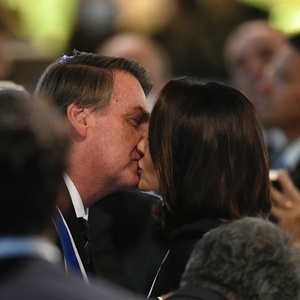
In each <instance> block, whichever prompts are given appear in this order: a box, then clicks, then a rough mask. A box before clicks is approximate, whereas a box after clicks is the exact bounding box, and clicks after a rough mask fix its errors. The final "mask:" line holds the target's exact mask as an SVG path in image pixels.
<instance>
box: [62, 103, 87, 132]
mask: <svg viewBox="0 0 300 300" xmlns="http://www.w3.org/2000/svg"><path fill="white" fill-rule="evenodd" d="M87 114H88V112H87V109H86V108H83V107H80V106H78V105H77V104H75V103H71V104H70V105H69V106H68V107H67V118H68V120H69V122H70V125H71V130H72V132H73V133H75V134H76V135H77V136H80V137H81V138H85V137H86V135H87V128H88V126H87Z"/></svg>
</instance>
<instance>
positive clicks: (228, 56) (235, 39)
mask: <svg viewBox="0 0 300 300" xmlns="http://www.w3.org/2000/svg"><path fill="white" fill-rule="evenodd" d="M284 42H285V36H284V34H283V33H282V32H281V31H279V30H277V29H275V28H273V27H271V26H270V25H269V24H268V23H267V21H265V20H251V21H246V22H243V23H241V24H240V25H239V26H237V27H236V28H235V29H234V30H233V31H232V32H231V34H230V35H229V36H228V38H227V40H226V43H225V47H224V57H225V63H226V66H227V70H228V73H229V76H230V81H231V84H232V85H233V86H234V87H235V88H237V89H238V90H240V91H241V92H242V93H243V94H245V96H246V97H248V98H249V99H250V100H251V101H252V103H253V104H254V106H255V108H256V110H257V112H258V115H259V118H260V121H261V124H262V126H263V130H264V138H265V141H266V145H267V148H268V151H269V155H270V162H271V163H272V161H273V159H274V157H275V156H276V155H277V153H279V152H280V151H281V150H282V148H283V147H284V145H285V142H286V138H285V136H284V134H283V133H282V132H281V131H280V130H279V129H278V128H274V127H272V126H270V125H269V124H268V123H267V122H266V120H265V114H266V113H267V111H268V109H269V107H268V102H267V101H266V99H265V97H264V96H263V95H262V94H261V81H262V78H263V74H264V69H265V67H266V65H267V64H268V63H269V62H270V61H271V60H272V58H273V57H274V56H275V55H276V53H277V52H278V50H279V48H280V47H281V45H283V44H284Z"/></svg>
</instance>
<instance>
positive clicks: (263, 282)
mask: <svg viewBox="0 0 300 300" xmlns="http://www.w3.org/2000/svg"><path fill="white" fill-rule="evenodd" d="M299 262H300V261H299V253H298V250H297V249H295V248H294V247H293V245H292V243H291V239H290V238H289V236H288V235H286V234H284V233H283V232H282V231H281V230H280V229H279V228H278V227H277V226H276V225H275V224H273V223H271V222H269V221H267V220H263V219H260V218H253V217H246V218H242V219H240V220H236V221H233V222H230V223H228V224H224V225H223V226H221V227H218V228H216V229H213V230H211V231H210V232H209V233H207V234H206V235H205V236H204V237H203V238H202V239H201V240H200V241H199V242H198V243H197V244H196V246H195V248H194V251H193V253H192V255H191V257H190V259H189V262H188V264H187V267H186V269H185V272H184V274H183V276H182V280H181V288H180V289H179V290H178V291H177V292H175V294H174V295H173V296H171V297H170V298H169V299H170V300H171V299H172V300H173V299H174V300H175V299H177V300H187V299H190V300H192V299H198V300H225V299H232V300H237V299H243V300H254V299H257V300H258V299H265V300H266V299H282V300H297V299H299V290H300V284H299V282H300V269H299Z"/></svg>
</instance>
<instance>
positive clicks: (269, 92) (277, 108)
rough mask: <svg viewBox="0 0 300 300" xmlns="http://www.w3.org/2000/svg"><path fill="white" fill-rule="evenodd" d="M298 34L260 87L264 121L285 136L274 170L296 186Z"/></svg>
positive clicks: (299, 176) (299, 181) (299, 177)
mask: <svg viewBox="0 0 300 300" xmlns="http://www.w3.org/2000/svg"><path fill="white" fill-rule="evenodd" d="M299 86H300V35H299V34H295V35H293V36H290V37H289V38H288V41H287V44H285V45H283V46H282V47H281V49H280V51H279V53H278V54H277V55H276V56H275V57H274V59H273V60H272V62H271V63H270V65H269V66H268V68H267V69H266V77H265V80H264V81H263V84H262V89H263V92H264V96H265V98H266V99H267V100H268V110H267V111H266V113H265V122H266V123H267V124H269V125H270V126H277V127H279V128H281V129H282V130H283V132H284V133H285V135H286V137H287V141H288V143H287V146H286V147H285V148H284V150H283V152H282V153H281V154H280V155H279V156H278V157H277V159H276V160H275V161H274V164H273V167H274V168H286V169H287V170H288V171H289V173H290V174H291V177H292V179H293V181H294V182H295V184H296V185H297V186H298V188H299V187H300V108H299V107H300V88H299Z"/></svg>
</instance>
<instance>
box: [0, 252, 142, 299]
mask: <svg viewBox="0 0 300 300" xmlns="http://www.w3.org/2000/svg"><path fill="white" fill-rule="evenodd" d="M1 264H3V262H0V266H1ZM5 265H6V266H7V269H8V268H10V271H9V272H8V273H7V274H6V276H1V278H2V279H1V285H0V299H3V300H6V299H7V300H12V299H20V298H22V299H23V300H27V299H28V300H29V299H43V300H48V299H49V300H50V299H57V300H60V299H61V300H62V299H64V300H65V299H74V300H76V299H90V300H93V299H95V300H96V299H97V300H99V299H106V300H118V299H125V300H127V299H128V300H139V299H141V298H139V297H138V296H136V295H135V294H131V293H130V292H128V291H127V290H121V289H119V287H116V286H114V285H112V284H110V283H108V282H106V281H98V280H97V282H95V283H92V284H90V285H88V284H86V283H84V282H83V281H82V280H81V279H80V278H77V277H75V275H74V276H71V275H67V274H66V273H65V271H64V269H63V268H62V267H60V266H58V265H54V264H52V263H50V262H48V261H45V260H43V259H39V258H23V259H14V260H10V261H6V262H5Z"/></svg>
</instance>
